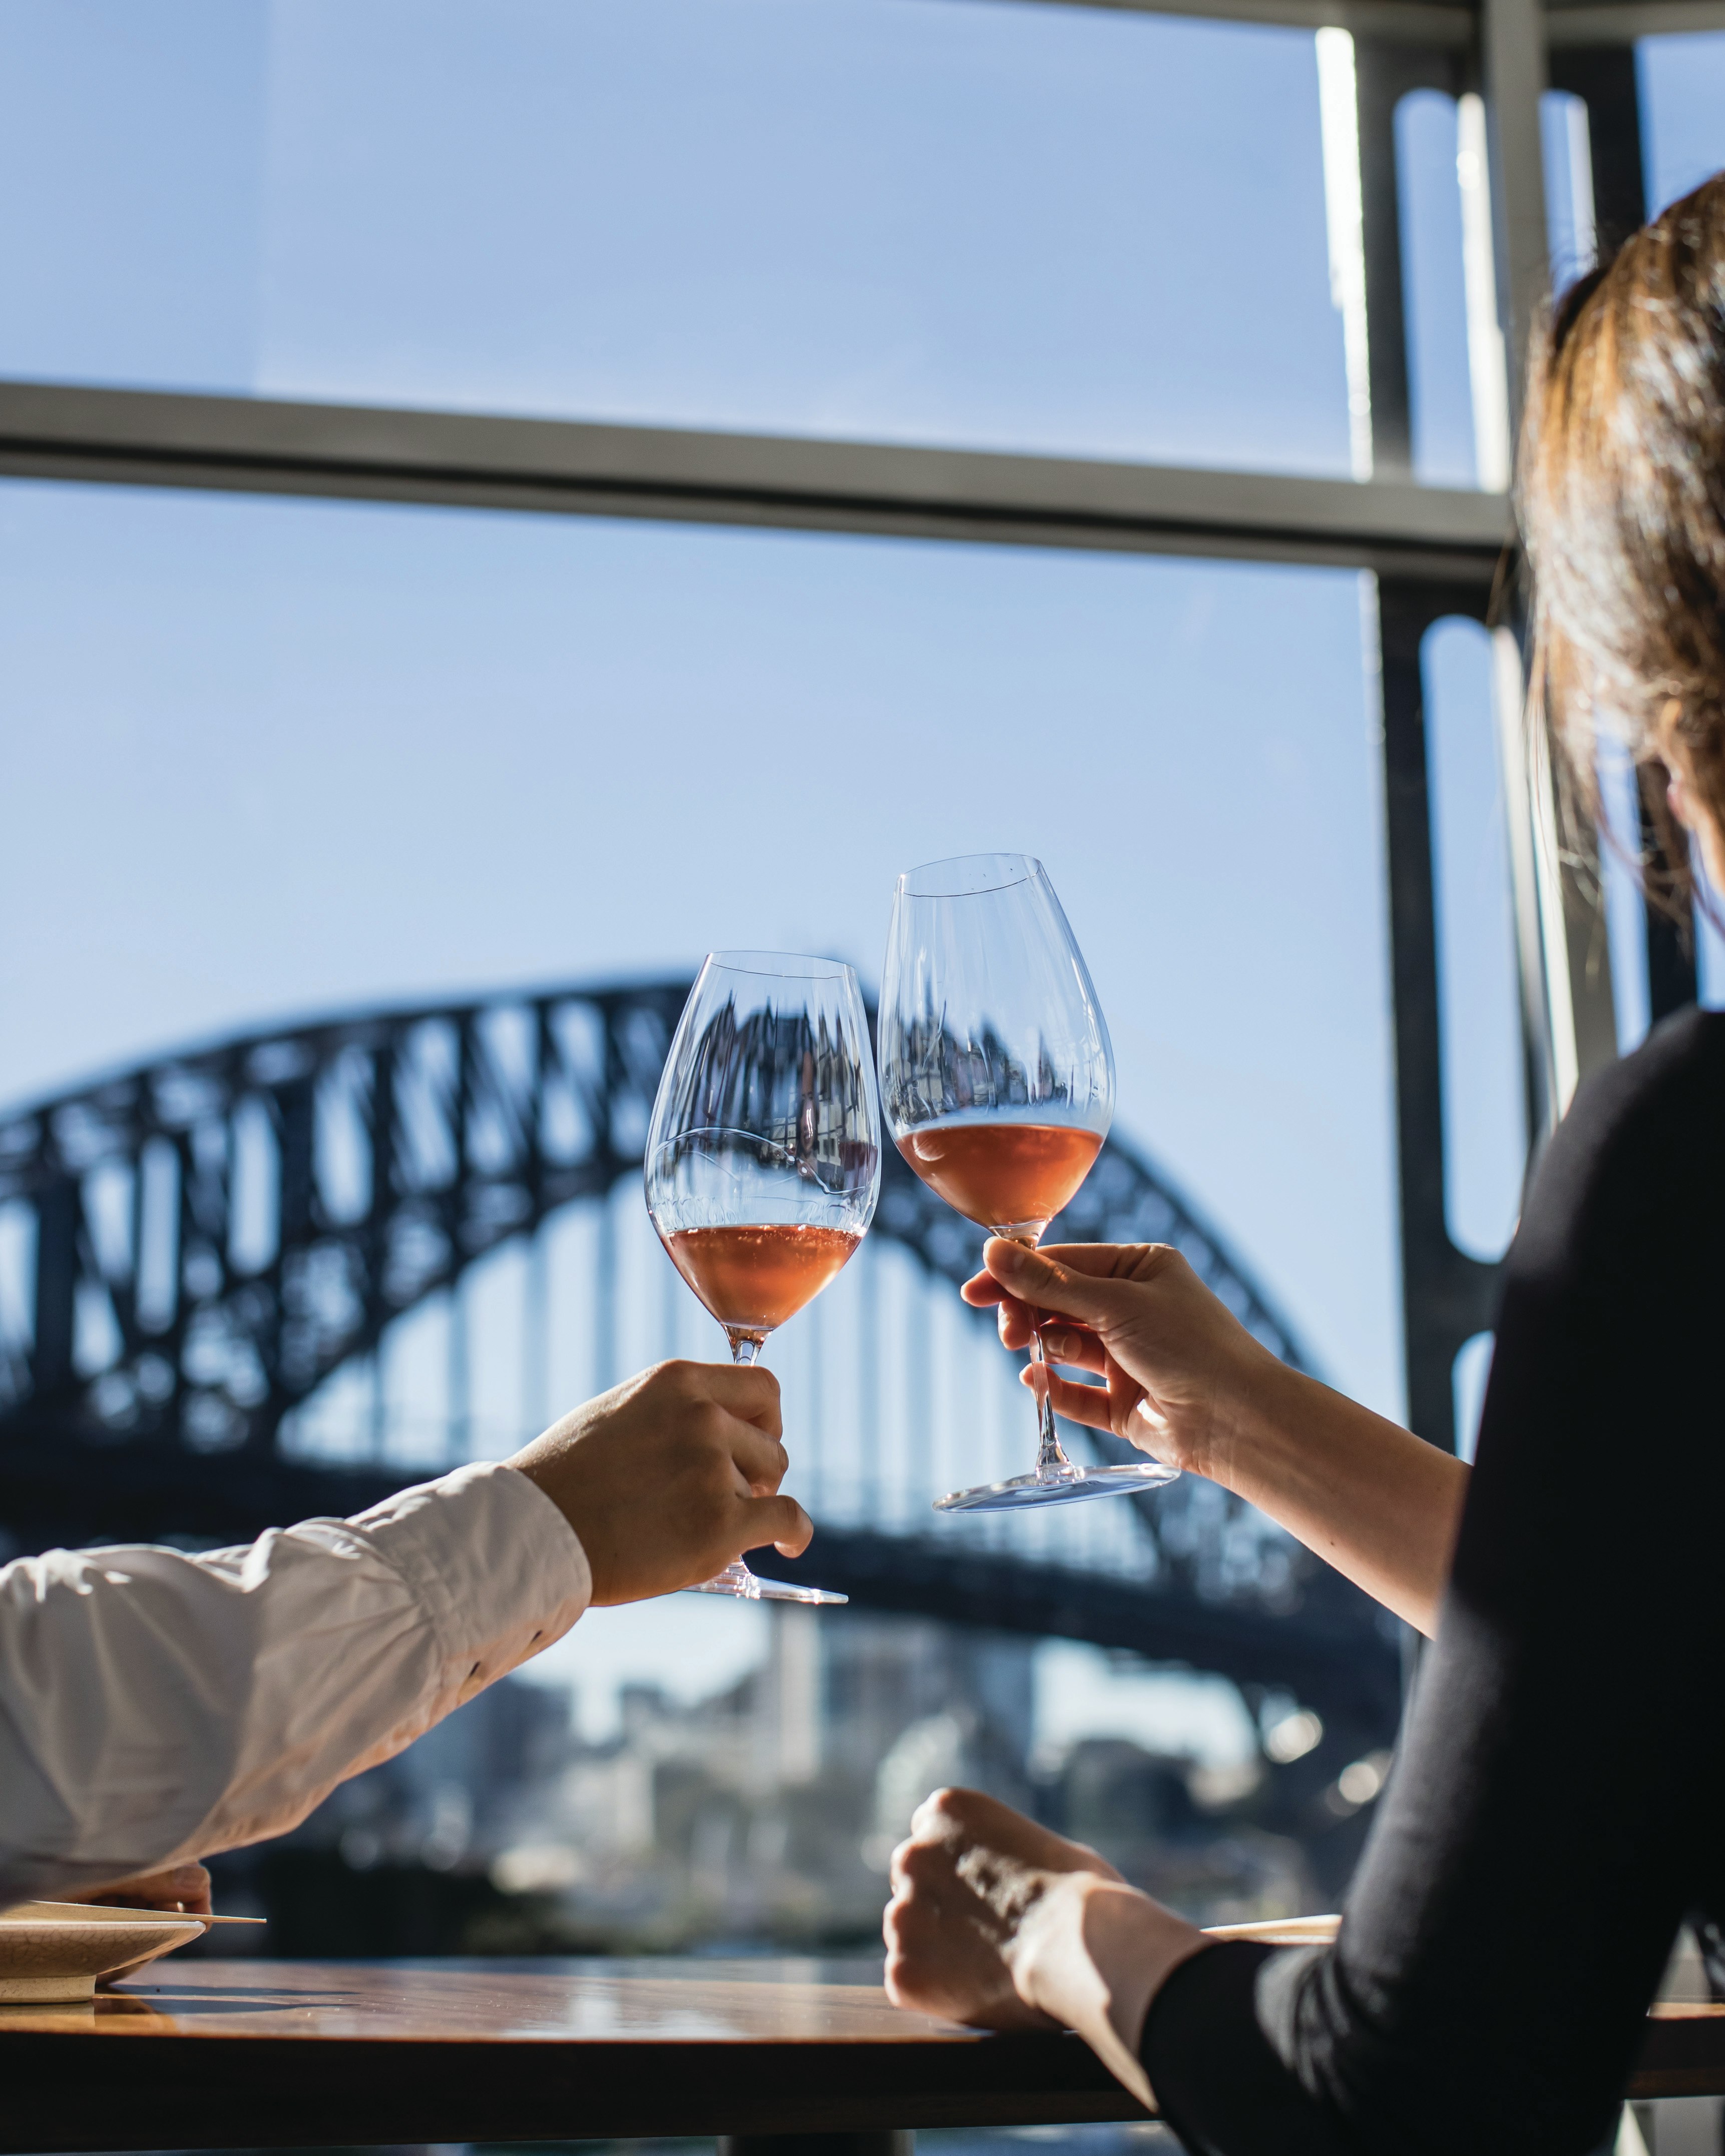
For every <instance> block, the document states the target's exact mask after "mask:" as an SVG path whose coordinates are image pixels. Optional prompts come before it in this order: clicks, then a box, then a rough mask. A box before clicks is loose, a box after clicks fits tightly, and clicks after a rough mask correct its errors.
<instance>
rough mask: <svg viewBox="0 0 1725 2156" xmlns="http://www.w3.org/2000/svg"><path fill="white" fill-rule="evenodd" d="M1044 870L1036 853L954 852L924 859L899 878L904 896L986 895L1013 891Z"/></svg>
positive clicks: (899, 888)
mask: <svg viewBox="0 0 1725 2156" xmlns="http://www.w3.org/2000/svg"><path fill="white" fill-rule="evenodd" d="M1042 873H1043V869H1042V864H1041V862H1040V861H1039V860H1037V859H1036V858H1035V856H1034V855H1032V854H954V855H952V856H951V857H950V859H948V860H943V861H924V862H923V863H922V866H921V867H920V868H914V869H906V871H905V873H904V874H903V875H901V877H900V878H899V880H898V895H899V896H900V897H901V898H983V897H985V896H987V895H988V892H990V891H1010V890H1011V888H1012V886H1013V885H1014V884H1019V883H1029V881H1030V880H1032V879H1033V878H1034V877H1036V876H1040V875H1041V874H1042Z"/></svg>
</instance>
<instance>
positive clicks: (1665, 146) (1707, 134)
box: [1635, 30, 1725, 216]
mask: <svg viewBox="0 0 1725 2156" xmlns="http://www.w3.org/2000/svg"><path fill="white" fill-rule="evenodd" d="M1635 63H1636V69H1637V71H1638V73H1639V74H1640V89H1641V131H1642V139H1643V154H1644V156H1645V160H1646V172H1647V208H1648V213H1649V215H1650V216H1653V215H1657V213H1659V212H1660V211H1661V210H1662V209H1663V208H1665V207H1666V203H1674V202H1675V201H1676V199H1677V198H1678V196H1679V195H1686V194H1687V193H1688V192H1689V190H1690V189H1691V188H1692V187H1699V186H1700V185H1701V183H1702V181H1703V180H1704V179H1707V177H1709V176H1710V175H1711V174H1712V173H1714V172H1717V171H1718V170H1719V169H1720V167H1722V166H1725V30H1708V31H1704V32H1702V33H1701V34H1700V35H1698V36H1692V37H1681V38H1642V39H1641V41H1640V44H1638V45H1637V46H1636V47H1635Z"/></svg>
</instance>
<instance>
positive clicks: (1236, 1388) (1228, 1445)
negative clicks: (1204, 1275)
mask: <svg viewBox="0 0 1725 2156" xmlns="http://www.w3.org/2000/svg"><path fill="white" fill-rule="evenodd" d="M983 1263H984V1265H986V1266H987V1267H988V1270H987V1271H986V1272H982V1273H978V1275H977V1276H976V1278H975V1279H974V1280H972V1281H967V1282H966V1283H965V1285H964V1288H963V1296H964V1299H965V1301H967V1302H968V1303H973V1304H974V1305H976V1306H978V1308H986V1307H987V1306H988V1305H989V1304H991V1303H992V1304H994V1305H996V1306H998V1309H999V1324H1000V1337H1001V1340H1002V1341H1003V1342H1004V1344H1005V1345H1006V1346H1007V1347H1014V1348H1021V1347H1028V1346H1029V1342H1030V1335H1031V1331H1032V1310H1033V1307H1034V1311H1035V1312H1039V1313H1040V1314H1041V1315H1042V1316H1043V1317H1045V1318H1046V1317H1053V1319H1054V1321H1055V1322H1052V1323H1045V1325H1044V1327H1043V1332H1042V1346H1043V1353H1045V1355H1046V1356H1047V1358H1048V1360H1049V1362H1050V1363H1065V1364H1067V1365H1068V1366H1069V1367H1070V1368H1076V1369H1080V1370H1089V1371H1091V1372H1093V1373H1096V1375H1097V1376H1099V1377H1101V1378H1103V1379H1104V1381H1105V1382H1104V1383H1103V1384H1101V1385H1082V1384H1077V1383H1074V1382H1073V1381H1072V1380H1071V1379H1070V1378H1062V1377H1060V1376H1059V1375H1057V1374H1056V1373H1055V1372H1054V1371H1053V1370H1051V1369H1048V1368H1047V1367H1046V1365H1045V1366H1043V1367H1042V1368H1038V1367H1037V1366H1036V1365H1035V1364H1034V1363H1033V1364H1031V1365H1030V1367H1029V1368H1028V1369H1027V1370H1026V1371H1025V1372H1024V1379H1025V1382H1026V1383H1029V1384H1032V1385H1035V1386H1038V1387H1040V1386H1041V1385H1042V1384H1046V1385H1047V1387H1048V1390H1049V1394H1050V1399H1052V1401H1053V1403H1054V1409H1055V1414H1061V1415H1065V1418H1066V1419H1067V1420H1068V1421H1069V1422H1080V1423H1087V1424H1090V1426H1091V1428H1092V1429H1094V1430H1112V1432H1113V1433H1114V1435H1116V1436H1117V1437H1123V1438H1126V1439H1128V1440H1130V1441H1131V1442H1132V1444H1133V1445H1137V1448H1138V1450H1140V1451H1141V1452H1147V1453H1149V1454H1150V1455H1152V1456H1153V1458H1155V1459H1157V1460H1161V1461H1163V1464H1164V1465H1165V1466H1169V1467H1178V1468H1179V1469H1181V1470H1183V1471H1185V1472H1188V1473H1191V1474H1194V1475H1204V1476H1209V1477H1210V1479H1211V1480H1212V1481H1224V1482H1225V1481H1227V1480H1228V1470H1229V1466H1230V1459H1231V1455H1232V1451H1233V1448H1234V1443H1235V1436H1236V1434H1237V1432H1238V1430H1239V1428H1240V1424H1241V1423H1242V1421H1243V1419H1245V1417H1246V1415H1247V1414H1251V1413H1254V1412H1255V1411H1256V1409H1257V1408H1258V1406H1259V1404H1260V1401H1261V1399H1262V1398H1263V1396H1264V1395H1265V1394H1266V1393H1269V1392H1271V1391H1273V1390H1274V1389H1276V1385H1277V1383H1278V1382H1279V1380H1280V1379H1281V1378H1283V1377H1285V1376H1286V1371H1285V1369H1284V1366H1283V1365H1282V1364H1281V1363H1279V1362H1278V1361H1277V1360H1276V1357H1275V1356H1273V1355H1272V1354H1271V1353H1270V1351H1269V1349H1268V1348H1267V1347H1265V1346H1264V1345H1263V1344H1262V1342H1260V1341H1258V1340H1255V1338H1254V1337H1252V1335H1251V1334H1250V1332H1247V1331H1246V1329H1245V1326H1243V1325H1242V1324H1241V1323H1240V1320H1239V1319H1238V1318H1237V1317H1235V1315H1234V1313H1233V1312H1231V1311H1230V1310H1229V1309H1228V1308H1227V1307H1226V1306H1225V1305H1224V1304H1223V1303H1221V1302H1219V1301H1218V1300H1217V1298H1216V1297H1215V1296H1214V1295H1212V1294H1211V1292H1210V1291H1209V1289H1208V1288H1207V1287H1206V1286H1204V1282H1203V1281H1201V1280H1199V1277H1198V1276H1197V1274H1196V1273H1194V1271H1193V1270H1192V1268H1191V1266H1190V1265H1188V1264H1187V1262H1186V1260H1185V1259H1184V1258H1183V1257H1182V1256H1181V1255H1180V1254H1179V1252H1178V1250H1170V1249H1169V1248H1168V1245H1166V1244H1163V1243H1125V1244H1120V1243H1065V1244H1056V1245H1053V1246H1052V1247H1051V1248H1050V1249H1049V1250H1025V1249H1024V1246H1023V1245H1021V1244H1018V1243H1009V1242H1007V1241H1006V1240H1004V1238H1002V1237H1000V1236H995V1237H993V1239H991V1240H990V1241H989V1243H988V1246H987V1248H986V1249H985V1250H983ZM1062 1318H1065V1319H1069V1320H1076V1322H1074V1323H1067V1324H1061V1323H1060V1322H1059V1321H1060V1319H1062Z"/></svg>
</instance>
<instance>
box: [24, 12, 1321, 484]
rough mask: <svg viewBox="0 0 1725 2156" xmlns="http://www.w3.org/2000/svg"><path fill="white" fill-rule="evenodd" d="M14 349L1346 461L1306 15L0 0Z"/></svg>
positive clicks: (169, 372)
mask: <svg viewBox="0 0 1725 2156" xmlns="http://www.w3.org/2000/svg"><path fill="white" fill-rule="evenodd" d="M0 278H3V280H4V284H5V288H6V290H7V294H8V305H7V307H6V309H5V311H4V314H3V316H0V371H3V372H7V373H10V374H15V375H28V376H54V377H62V376H64V377H74V378H77V379H80V380H87V381H101V382H123V383H134V384H153V385H156V386H159V387H167V388H213V389H223V390H230V391H245V392H257V393H263V394H266V395H270V396H277V397H285V398H330V399H336V400H347V401H354V402H361V403H414V404H426V405H435V406H451V407H459V408H474V409H488V410H495V411H506V412H513V413H542V414H551V415H558V416H565V417H575V418H609V419H626V420H635V421H644V422H662V423H667V424H672V425H685V426H701V427H716V428H725V429H742V430H758V431H763V432H773V433H788V434H837V435H851V436H861V437H866V438H876V439H899V440H906V441H923V442H942V443H951V444H967V445H977V446H987V447H1007V448H1021V449H1040V450H1050V451H1062V452H1071V453H1075V454H1099V455H1125V456H1133V457H1142V458H1146V459H1162V460H1166V461H1172V462H1181V463H1198V464H1206V463H1207V464H1215V465H1235V466H1247V467H1250V466H1261V467H1266V468H1271V469H1284V470H1305V471H1312V472H1322V473H1332V474H1335V475H1343V476H1345V475H1346V474H1347V472H1348V410H1347V391H1346V384H1345V377H1344V370H1343V345H1342V332H1341V328H1340V322H1339V317H1338V316H1337V314H1336V311H1335V310H1334V307H1333V306H1332V301H1331V296H1330V289H1329V273H1328V264H1327V241H1326V224H1325V211H1324V198H1323V182H1322V147H1321V143H1320V139H1319V123H1318V96H1317V66H1316V60H1315V57H1314V50H1313V40H1312V35H1311V33H1307V32H1304V31H1298V30H1291V29H1283V28H1273V27H1266V26H1263V25H1251V24H1234V23H1214V22H1205V23H1199V22H1193V21H1184V20H1180V19H1178V18H1164V17H1149V16H1136V17H1135V16H1132V15H1130V14H1127V13H1112V12H1108V11H1101V10H1091V9H1087V8H1065V7H1046V8H1036V7H1024V6H1019V5H1009V4H988V0H975V3H974V4H967V5H963V6H958V5H934V6H931V5H928V4H927V3H926V0H820V4H818V5H816V4H798V5H788V4H785V0H631V4H618V0H483V4H482V0H372V4H370V5H367V6H366V7H364V8H355V7H353V6H352V5H350V4H346V0H294V4H293V5H291V6H288V7H275V8H271V7H270V6H267V5H265V4H264V0H152V4H151V6H150V7H148V8H139V7H138V6H136V0H13V5H11V6H10V7H8V8H7V10H6V11H5V13H4V14H3V15H0Z"/></svg>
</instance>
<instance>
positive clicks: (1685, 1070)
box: [1517, 1009, 1725, 1268]
mask: <svg viewBox="0 0 1725 2156" xmlns="http://www.w3.org/2000/svg"><path fill="white" fill-rule="evenodd" d="M1709 1231H1711V1234H1710V1235H1709V1240H1717V1239H1718V1238H1720V1237H1721V1236H1722V1235H1725V1011H1703V1010H1697V1009H1688V1010H1685V1011H1680V1012H1679V1013H1678V1014H1676V1016H1675V1017H1674V1018H1670V1019H1666V1020H1665V1021H1664V1022H1663V1023H1662V1024H1660V1025H1658V1026H1656V1027H1655V1029H1653V1031H1652V1032H1651V1034H1649V1035H1648V1037H1647V1039H1646V1040H1645V1042H1643V1044H1642V1045H1641V1046H1640V1048H1638V1049H1636V1050H1635V1052H1634V1053H1633V1054H1632V1055H1626V1056H1625V1057H1623V1058H1622V1060H1620V1061H1619V1062H1617V1063H1615V1064H1612V1065H1609V1067H1608V1068H1607V1069H1605V1070H1600V1071H1597V1072H1595V1073H1594V1075H1593V1076H1592V1077H1590V1078H1589V1080H1588V1081H1587V1082H1586V1083H1585V1084H1584V1085H1583V1086H1581V1087H1580V1088H1579V1090H1578V1091H1577V1093H1576V1096H1575V1099H1574V1102H1573V1103H1572V1105H1571V1106H1570V1110H1569V1112H1568V1115H1567V1116H1565V1117H1564V1119H1563V1122H1562V1124H1561V1125H1560V1126H1559V1127H1558V1131H1557V1132H1556V1133H1555V1135H1554V1136H1553V1138H1552V1141H1551V1143H1550V1145H1549V1146H1548V1147H1547V1148H1546V1152H1545V1156H1544V1158H1543V1160H1542V1161H1541V1163H1540V1166H1539V1170H1538V1174H1537V1175H1536V1176H1535V1178H1534V1180H1533V1184H1532V1188H1531V1190H1530V1191H1529V1193H1528V1200H1527V1211H1526V1214H1525V1215H1524V1218H1523V1220H1522V1233H1521V1235H1520V1237H1519V1238H1518V1239H1517V1258H1518V1260H1519V1263H1520V1266H1521V1267H1522V1268H1525V1267H1526V1266H1527V1265H1529V1264H1533V1265H1538V1264H1541V1263H1543V1262H1548V1261H1550V1260H1555V1259H1558V1258H1560V1257H1561V1256H1562V1255H1564V1254H1568V1255H1571V1256H1573V1255H1574V1254H1575V1253H1576V1252H1577V1250H1578V1248H1579V1246H1580V1245H1584V1244H1587V1243H1589V1242H1592V1241H1593V1240H1594V1239H1595V1238H1596V1237H1604V1238H1608V1239H1611V1240H1621V1239H1625V1238H1627V1239H1629V1240H1630V1242H1631V1243H1634V1244H1638V1245H1642V1244H1643V1238H1644V1236H1645V1235H1656V1236H1657V1237H1658V1238H1659V1240H1660V1242H1661V1245H1664V1246H1671V1245H1673V1244H1674V1243H1675V1244H1677V1245H1686V1246H1687V1245H1692V1243H1693V1240H1694V1238H1695V1236H1696V1235H1697V1234H1702V1235H1708V1234H1709ZM1643 1247H1645V1245H1643Z"/></svg>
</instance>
